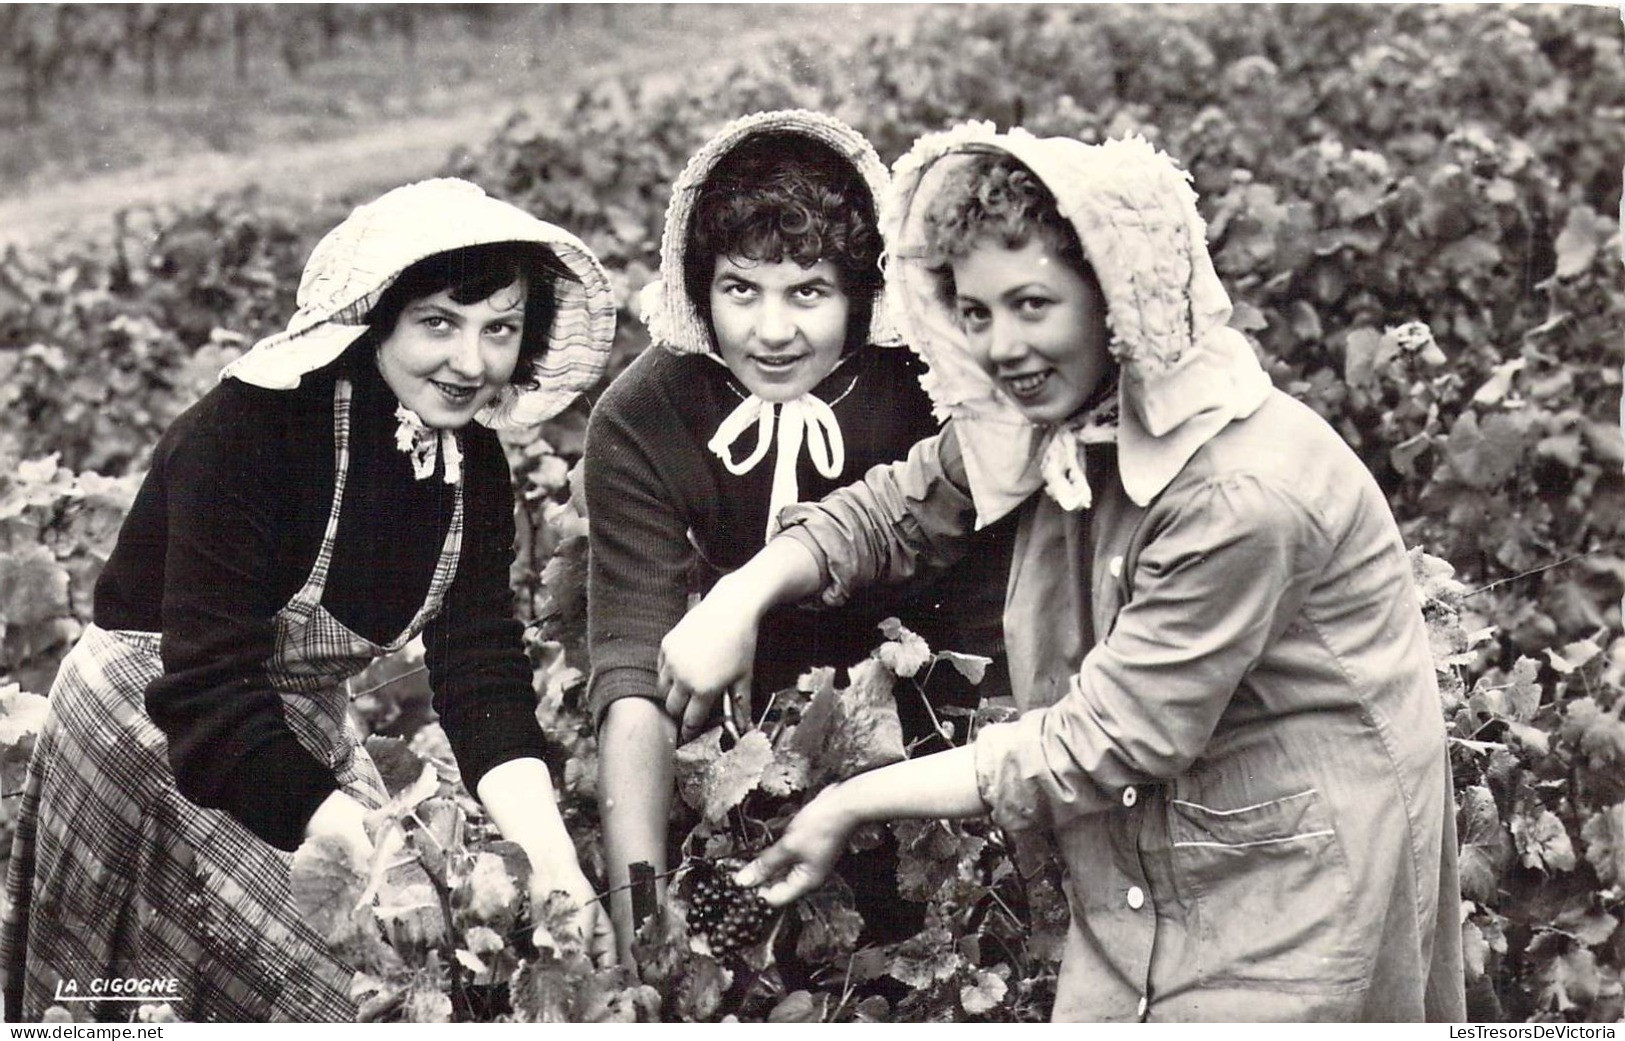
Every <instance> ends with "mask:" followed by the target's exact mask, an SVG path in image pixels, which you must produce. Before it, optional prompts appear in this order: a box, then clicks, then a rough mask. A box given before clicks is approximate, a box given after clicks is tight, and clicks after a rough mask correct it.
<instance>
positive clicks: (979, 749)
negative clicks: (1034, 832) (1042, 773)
mask: <svg viewBox="0 0 1625 1041" xmlns="http://www.w3.org/2000/svg"><path fill="white" fill-rule="evenodd" d="M1022 740H1023V736H1022V733H1021V721H1020V720H1017V721H1016V722H1013V723H992V724H989V725H987V726H984V727H982V729H981V730H979V731H977V733H976V741H975V743H974V745H973V746H972V747H973V752H972V757H973V760H974V762H975V764H976V791H977V793H978V794H979V795H981V797H982V803H983V805H985V806H986V807H987V809H988V814H989V815H990V816H991V817H992V818H993V823H995V824H997V825H998V826H999V827H1000V828H1003V829H1004V830H1005V831H1008V832H1020V831H1027V830H1029V829H1031V828H1035V827H1038V826H1039V825H1040V824H1042V823H1043V822H1042V820H1040V818H1039V810H1040V807H1039V805H1038V799H1037V797H1036V794H1035V793H1034V792H1033V790H1032V786H1031V785H1030V784H1028V783H1026V782H1024V780H1023V779H1022V778H1021V777H1020V774H1019V768H1018V763H1019V745H1020V742H1021V741H1022Z"/></svg>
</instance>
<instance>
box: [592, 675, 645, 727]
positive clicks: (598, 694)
mask: <svg viewBox="0 0 1625 1041" xmlns="http://www.w3.org/2000/svg"><path fill="white" fill-rule="evenodd" d="M655 679H656V674H655V671H654V670H653V669H646V668H644V667H642V666H641V665H616V666H613V667H611V668H608V669H601V670H599V671H597V672H595V673H593V677H592V695H591V699H590V700H591V703H592V717H593V728H594V729H595V730H596V729H598V728H599V727H602V726H603V725H604V715H605V714H606V713H607V712H609V706H610V705H612V704H614V703H615V702H617V701H619V700H621V699H622V698H647V699H649V700H650V701H660V700H661V698H660V694H659V691H658V690H657V689H656V686H655Z"/></svg>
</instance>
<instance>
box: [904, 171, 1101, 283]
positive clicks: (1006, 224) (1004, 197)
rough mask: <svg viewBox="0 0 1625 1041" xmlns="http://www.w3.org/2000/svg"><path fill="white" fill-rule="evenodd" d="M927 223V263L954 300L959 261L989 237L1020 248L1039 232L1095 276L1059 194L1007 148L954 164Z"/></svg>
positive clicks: (1079, 268) (927, 212) (1051, 245)
mask: <svg viewBox="0 0 1625 1041" xmlns="http://www.w3.org/2000/svg"><path fill="white" fill-rule="evenodd" d="M924 227H925V253H926V266H927V268H928V269H929V270H931V271H932V272H933V273H934V274H935V275H936V276H937V280H938V284H937V289H938V292H939V293H940V294H941V295H942V297H943V299H944V300H946V301H949V302H951V301H952V300H953V297H954V283H953V262H954V261H955V260H958V259H960V258H961V257H963V256H965V255H966V254H967V253H969V252H970V251H971V250H972V249H974V248H976V246H977V245H979V244H980V243H981V242H983V241H984V240H987V239H991V240H992V241H993V242H996V243H998V244H999V245H1001V246H1004V247H1006V248H1008V249H1020V248H1021V247H1023V246H1025V245H1026V244H1027V243H1028V242H1030V241H1032V239H1033V238H1034V237H1036V238H1037V239H1038V240H1039V241H1040V242H1042V243H1044V245H1046V246H1048V247H1049V248H1050V249H1051V250H1052V251H1053V252H1054V253H1055V255H1056V256H1057V257H1059V258H1060V259H1061V260H1063V261H1065V262H1066V263H1067V264H1069V265H1071V267H1072V268H1073V270H1075V271H1077V272H1078V273H1079V274H1080V275H1082V276H1084V277H1085V278H1087V279H1090V280H1094V278H1095V273H1094V269H1093V268H1092V267H1091V266H1090V264H1089V261H1088V258H1087V257H1085V256H1084V252H1083V244H1082V243H1081V242H1079V241H1078V233H1077V231H1076V230H1075V229H1074V228H1073V227H1072V225H1071V224H1070V223H1069V222H1068V221H1067V219H1066V218H1065V217H1062V216H1061V212H1060V209H1059V208H1058V206H1057V205H1056V202H1055V196H1054V195H1053V194H1051V193H1050V190H1049V189H1048V188H1046V187H1045V186H1044V183H1043V182H1042V181H1040V180H1039V179H1038V177H1037V176H1036V175H1035V174H1034V173H1033V172H1032V171H1031V170H1029V169H1027V167H1026V166H1025V165H1023V164H1022V163H1021V162H1020V161H1018V160H1017V159H1015V158H1014V157H1013V156H1010V155H1008V154H1006V153H1004V152H997V153H993V152H987V153H975V154H972V155H971V156H970V157H969V161H968V162H965V163H961V164H959V165H958V166H956V167H954V168H953V169H951V170H950V171H949V172H948V173H947V174H946V175H945V176H944V177H943V181H942V187H941V189H940V190H939V191H938V192H937V193H936V195H935V196H933V197H932V199H931V201H930V203H929V204H928V205H927V207H926V210H925V215H924Z"/></svg>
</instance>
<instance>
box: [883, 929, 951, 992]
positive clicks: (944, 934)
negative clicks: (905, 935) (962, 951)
mask: <svg viewBox="0 0 1625 1041" xmlns="http://www.w3.org/2000/svg"><path fill="white" fill-rule="evenodd" d="M963 964H964V959H963V958H961V957H960V956H959V952H957V951H955V950H954V945H953V937H952V936H951V935H950V934H949V933H948V930H947V929H944V928H943V927H942V926H941V925H933V926H931V927H929V928H927V929H926V930H925V931H924V932H922V933H920V934H919V935H917V936H914V937H911V938H910V939H907V940H904V941H903V942H902V943H901V944H899V945H898V947H897V950H896V953H894V954H893V955H892V957H891V961H890V962H889V963H888V964H887V966H886V972H887V973H888V974H890V975H891V976H892V978H893V979H896V980H899V981H900V982H902V983H905V984H907V985H908V986H910V987H913V988H914V989H916V990H925V989H926V988H927V987H930V986H931V985H932V984H933V983H937V982H939V981H942V980H947V979H951V978H952V977H953V975H954V973H956V972H958V971H959V968H960V966H961V965H963Z"/></svg>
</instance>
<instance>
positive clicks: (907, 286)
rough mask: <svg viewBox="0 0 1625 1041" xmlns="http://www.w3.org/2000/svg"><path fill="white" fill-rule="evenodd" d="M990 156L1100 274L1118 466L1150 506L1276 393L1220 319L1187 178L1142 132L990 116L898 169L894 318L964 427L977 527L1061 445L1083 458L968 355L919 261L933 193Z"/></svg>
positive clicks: (886, 210)
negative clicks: (1113, 374) (1113, 371)
mask: <svg viewBox="0 0 1625 1041" xmlns="http://www.w3.org/2000/svg"><path fill="white" fill-rule="evenodd" d="M989 152H1006V153H1008V154H1009V155H1011V156H1013V157H1014V158H1016V159H1017V160H1019V161H1020V162H1021V163H1022V164H1024V165H1025V166H1026V167H1027V168H1028V169H1029V170H1031V171H1032V172H1033V174H1034V175H1035V176H1037V177H1038V179H1039V180H1040V181H1042V182H1043V183H1044V185H1045V186H1046V187H1047V188H1048V189H1049V190H1050V192H1051V193H1052V194H1053V195H1054V196H1055V199H1056V202H1057V204H1058V207H1059V210H1060V213H1061V215H1062V216H1063V217H1065V218H1066V219H1067V220H1068V221H1069V222H1071V224H1072V226H1073V228H1074V229H1076V231H1077V234H1078V239H1079V241H1080V243H1081V244H1082V246H1083V252H1084V255H1085V256H1086V257H1087V258H1088V260H1089V263H1090V265H1091V266H1092V267H1093V269H1094V273H1095V276H1096V278H1097V279H1098V280H1099V283H1100V287H1101V291H1102V293H1103V294H1104V296H1105V298H1106V306H1107V328H1108V332H1109V336H1110V348H1111V351H1112V354H1113V355H1114V357H1116V359H1117V360H1118V363H1119V365H1120V366H1121V377H1120V380H1119V390H1118V395H1119V401H1118V412H1119V418H1118V423H1117V437H1116V440H1117V445H1118V469H1119V471H1120V473H1121V477H1122V481H1123V487H1124V489H1125V490H1126V491H1127V492H1128V495H1129V497H1130V498H1131V499H1132V500H1134V502H1136V503H1138V504H1139V505H1142V506H1143V505H1145V504H1147V503H1149V502H1150V500H1151V499H1152V498H1153V497H1155V496H1156V495H1157V494H1158V493H1159V492H1161V491H1162V490H1163V489H1164V488H1165V487H1167V486H1168V483H1169V482H1170V481H1172V480H1173V479H1174V477H1175V475H1176V474H1178V473H1179V471H1180V470H1181V469H1182V468H1183V467H1184V465H1185V464H1186V463H1187V462H1188V461H1189V460H1190V458H1191V456H1192V455H1194V454H1195V453H1196V451H1197V450H1198V449H1200V448H1201V447H1202V445H1204V444H1205V443H1206V442H1207V441H1208V440H1209V439H1211V438H1212V437H1213V436H1214V435H1215V434H1217V433H1218V432H1219V430H1221V429H1222V428H1223V427H1224V426H1225V425H1226V424H1228V423H1230V422H1231V421H1233V420H1235V419H1239V418H1244V417H1246V416H1248V415H1251V414H1252V413H1253V412H1254V411H1256V410H1257V409H1258V407H1259V406H1260V405H1262V404H1263V402H1264V399H1265V398H1266V397H1267V396H1268V395H1269V393H1270V390H1271V384H1270V380H1269V377H1268V376H1267V375H1266V374H1265V373H1264V371H1263V369H1262V367H1261V366H1260V365H1259V363H1258V358H1257V356H1256V355H1255V354H1254V353H1253V350H1252V346H1251V345H1250V344H1249V343H1248V341H1247V339H1246V337H1244V336H1243V335H1242V334H1241V333H1239V332H1237V331H1236V330H1234V329H1231V328H1229V327H1228V325H1227V324H1226V323H1227V322H1228V321H1229V318H1230V311H1231V307H1230V298H1229V296H1228V294H1226V292H1225V290H1224V287H1223V285H1221V284H1220V282H1219V278H1218V275H1217V274H1216V273H1215V271H1214V270H1213V263H1212V260H1211V258H1210V257H1209V255H1208V250H1207V241H1206V224H1205V223H1204V221H1203V220H1202V217H1201V215H1200V214H1199V213H1198V212H1197V209H1196V193H1195V192H1194V191H1193V190H1192V189H1191V187H1190V178H1189V175H1188V174H1186V173H1185V172H1184V171H1183V170H1181V169H1179V167H1178V166H1177V165H1175V163H1174V161H1173V160H1172V159H1170V158H1169V157H1168V156H1167V155H1166V154H1164V153H1161V152H1159V151H1157V150H1156V149H1154V148H1153V147H1152V146H1151V145H1150V144H1149V143H1147V142H1146V141H1144V140H1143V139H1141V138H1138V137H1131V138H1127V139H1123V140H1114V141H1108V142H1106V143H1104V144H1099V145H1089V144H1085V143H1083V142H1081V141H1076V140H1073V139H1071V138H1038V137H1035V136H1033V135H1032V134H1029V133H1027V132H1026V131H1023V130H1019V129H1015V130H1011V131H1010V132H1009V133H1005V134H1000V133H998V132H997V131H996V130H995V129H994V127H993V125H992V124H991V123H983V122H976V123H965V124H961V125H959V126H957V127H955V128H953V129H952V130H948V131H945V132H943V133H938V134H929V135H926V136H924V137H922V138H920V139H919V140H918V141H917V142H915V144H914V146H913V148H911V149H910V150H909V152H908V153H907V154H906V155H904V156H903V157H902V158H901V159H899V160H898V161H897V163H896V165H895V166H894V167H893V171H892V186H891V189H890V190H889V191H888V192H887V194H886V195H884V196H883V197H882V205H881V214H880V219H881V229H882V233H883V235H884V237H885V240H886V243H887V248H888V252H889V255H890V261H889V263H888V268H887V281H888V286H887V288H888V291H889V300H890V306H891V308H892V316H893V319H894V321H895V322H896V324H897V327H898V328H899V329H901V330H902V331H903V333H904V335H905V336H906V338H907V339H908V342H909V343H910V344H911V345H912V346H913V347H914V349H915V350H917V351H919V352H920V354H921V355H922V356H923V357H924V358H925V360H926V361H927V363H928V364H929V365H930V369H931V371H930V372H929V373H928V374H927V376H926V377H925V385H926V390H927V392H928V393H929V394H930V395H931V398H932V401H933V402H934V404H935V405H936V408H937V410H938V412H939V413H940V414H942V415H943V416H945V417H951V418H952V419H953V420H954V421H955V425H956V426H957V427H958V429H959V433H960V444H961V446H962V447H963V449H964V455H965V463H966V468H967V471H968V475H969V479H970V484H971V493H972V496H973V498H974V499H975V503H976V512H977V523H978V524H979V525H987V524H991V523H992V522H993V521H995V520H997V519H999V518H1000V517H1002V516H1004V515H1005V514H1006V513H1008V512H1009V511H1010V510H1012V509H1014V508H1015V507H1016V506H1017V505H1018V504H1019V503H1021V502H1022V501H1023V500H1025V499H1026V498H1028V497H1029V496H1030V495H1032V493H1033V492H1034V491H1036V490H1037V489H1038V488H1040V487H1044V486H1045V483H1046V482H1045V476H1046V475H1045V469H1046V468H1045V457H1046V455H1048V456H1049V457H1051V461H1052V462H1053V457H1054V456H1056V455H1057V453H1056V452H1055V451H1054V449H1055V448H1056V447H1063V448H1067V449H1070V451H1071V452H1072V453H1073V454H1074V455H1075V453H1076V446H1068V445H1058V444H1057V440H1058V439H1060V438H1065V437H1068V436H1070V432H1069V431H1067V430H1066V429H1057V428H1049V427H1042V426H1039V425H1036V424H1034V423H1032V422H1031V421H1029V420H1028V419H1027V418H1026V417H1025V416H1023V415H1022V413H1021V412H1020V410H1019V409H1017V408H1016V406H1015V405H1014V404H1013V403H1012V402H1011V401H1010V399H1009V398H1007V397H1006V396H1005V394H1004V392H1003V391H1002V390H1001V389H1000V388H999V387H998V385H997V384H996V383H995V382H994V381H993V379H992V378H991V377H990V376H988V374H987V373H986V372H984V371H983V370H982V368H981V367H980V366H979V365H978V364H977V363H976V362H975V361H974V360H973V358H972V356H971V354H970V351H969V349H968V347H967V345H966V342H965V338H964V335H963V333H962V332H961V331H960V328H959V323H958V320H957V317H956V316H955V315H954V314H953V312H952V311H951V309H950V308H949V307H948V306H947V305H946V304H945V303H944V302H943V301H942V300H941V299H940V298H939V296H938V294H937V281H936V279H937V276H936V275H935V274H934V273H933V272H932V271H931V270H930V268H929V266H928V260H927V258H926V251H925V220H924V215H925V213H926V211H927V209H928V208H929V205H930V201H931V199H932V197H933V196H934V195H935V194H936V192H938V191H940V190H941V188H942V185H943V183H944V179H945V177H946V175H947V174H948V173H949V172H950V170H952V169H953V168H954V167H955V166H956V165H957V164H959V163H962V162H967V161H969V157H970V156H971V155H974V154H977V153H982V154H986V153H989ZM1059 454H1061V455H1065V454H1066V453H1065V452H1063V453H1059ZM1055 469H1056V468H1055V467H1054V466H1053V465H1052V466H1051V467H1050V471H1051V473H1052V474H1053V472H1054V470H1055ZM1078 479H1079V480H1081V471H1080V472H1079V475H1078ZM1049 487H1050V492H1051V494H1052V495H1054V496H1055V498H1056V499H1057V500H1058V501H1060V502H1062V503H1063V505H1065V506H1066V507H1067V508H1080V507H1081V506H1087V504H1088V500H1089V495H1088V489H1087V487H1084V488H1083V489H1081V494H1079V493H1078V490H1077V489H1063V488H1057V487H1056V486H1055V481H1054V478H1053V476H1052V479H1051V481H1050V486H1049Z"/></svg>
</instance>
